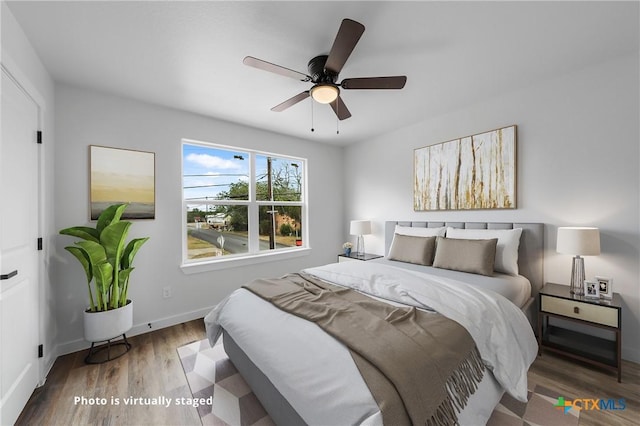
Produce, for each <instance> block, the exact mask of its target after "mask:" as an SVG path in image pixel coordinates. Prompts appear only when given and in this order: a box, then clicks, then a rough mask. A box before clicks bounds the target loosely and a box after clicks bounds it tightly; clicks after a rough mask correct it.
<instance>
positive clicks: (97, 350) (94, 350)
mask: <svg viewBox="0 0 640 426" xmlns="http://www.w3.org/2000/svg"><path fill="white" fill-rule="evenodd" d="M116 339H120V336H118V337H114V338H113V339H109V340H103V341H100V342H91V348H89V353H88V354H87V356H86V357H85V359H84V362H85V363H86V364H102V363H105V362H107V361H111V360H114V359H116V358H120V357H121V356H122V355H124V354H126V353H127V352H129V350H130V349H131V343H129V342H128V341H127V335H126V334H124V333H123V334H122V340H119V341H117V342H115V343H112V342H113V341H114V340H116ZM102 342H105V343H104V344H102V345H99V346H95V345H96V343H102ZM122 347H124V350H123V349H122ZM111 348H114V350H115V349H118V350H117V351H116V354H115V356H113V357H112V356H111ZM105 350H106V354H107V356H106V358H105V357H104V356H101V357H96V355H98V354H102V353H104V351H105Z"/></svg>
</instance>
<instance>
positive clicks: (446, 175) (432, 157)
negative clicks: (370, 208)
mask: <svg viewBox="0 0 640 426" xmlns="http://www.w3.org/2000/svg"><path fill="white" fill-rule="evenodd" d="M413 208H414V210H415V211H428V210H473V209H514V208H516V126H510V127H503V128H501V129H497V130H492V131H490V132H486V133H481V134H478V135H473V136H466V137H463V138H460V139H456V140H452V141H449V142H444V143H440V144H437V145H431V146H426V147H424V148H418V149H416V150H415V151H414V189H413Z"/></svg>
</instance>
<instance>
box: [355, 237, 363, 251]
mask: <svg viewBox="0 0 640 426" xmlns="http://www.w3.org/2000/svg"><path fill="white" fill-rule="evenodd" d="M356 256H364V237H363V236H362V235H358V239H357V240H356Z"/></svg>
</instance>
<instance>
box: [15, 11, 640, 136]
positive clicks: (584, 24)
mask: <svg viewBox="0 0 640 426" xmlns="http://www.w3.org/2000/svg"><path fill="white" fill-rule="evenodd" d="M8 5H9V8H10V9H11V11H12V12H13V14H14V16H15V17H16V19H17V20H18V22H19V23H20V25H21V26H22V28H23V29H24V31H25V33H26V34H27V36H28V37H29V39H30V40H31V42H32V44H33V45H34V47H35V49H36V51H37V52H38V54H39V55H40V58H41V59H42V61H43V62H44V64H45V66H46V67H47V68H48V70H49V71H50V73H51V74H52V76H53V78H54V79H55V80H56V81H59V82H64V83H69V84H73V85H77V86H81V87H88V88H93V89H97V90H100V91H105V92H110V93H114V94H118V95H122V96H126V97H131V98H135V99H139V100H143V101H147V102H151V103H156V104H160V105H166V106H169V107H173V108H178V109H181V110H186V111H191V112H194V113H198V114H203V115H206V116H212V117H217V118H220V119H224V120H228V121H232V122H237V123H241V124H244V125H248V126H253V127H258V128H262V129H267V130H271V131H274V132H278V133H283V134H288V135H293V136H296V137H301V138H306V139H311V140H318V141H322V142H328V143H334V144H340V145H344V144H348V143H351V142H354V141H359V140H365V139H367V138H371V137H373V136H376V135H378V134H381V133H385V132H388V131H391V130H393V129H396V128H399V127H403V126H407V125H410V124H412V123H415V122H419V121H421V120H424V119H426V118H428V117H431V116H434V115H437V114H442V113H446V112H449V111H452V110H455V109H459V108H463V107H464V106H466V105H469V104H473V103H475V102H479V101H481V100H483V99H487V98H489V97H492V96H496V95H498V94H500V93H504V92H509V91H512V90H515V89H517V88H519V87H524V86H529V85H532V84H534V83H535V82H537V81H541V80H544V79H548V78H551V77H552V76H553V75H557V74H559V73H565V72H570V71H572V70H577V69H580V68H584V67H585V66H588V65H591V64H595V63H600V62H604V61H607V60H608V59H610V58H613V57H616V56H620V55H623V54H628V53H630V52H637V51H638V50H639V38H640V37H639V24H638V22H639V17H638V13H639V12H638V10H639V8H638V3H637V2H624V3H611V2H390V1H389V2H204V1H200V2H183V1H163V2H147V1H139V2H121V1H120V2H77V1H75V2H73V1H72V2H59V1H45V2H16V1H13V2H8ZM347 17H348V18H351V19H354V20H356V21H359V22H361V23H362V24H364V25H365V27H366V30H365V33H364V35H363V36H362V38H361V39H360V42H359V44H358V45H357V46H356V48H355V50H354V52H353V54H352V55H351V57H350V58H349V60H348V61H347V63H346V65H345V67H344V68H343V70H342V72H341V74H340V80H341V79H343V78H348V77H368V76H384V75H406V76H407V84H406V86H405V88H404V89H403V90H400V91H357V90H350V91H346V90H345V91H343V92H342V97H343V99H344V102H345V103H346V105H347V106H348V108H349V109H350V111H351V113H352V114H353V116H352V117H351V118H350V119H347V120H344V121H342V122H340V134H339V135H336V119H335V115H334V114H333V111H332V110H331V108H330V107H329V106H327V105H319V104H314V108H313V110H314V121H315V122H314V125H315V129H316V130H315V132H314V133H311V132H310V127H311V100H310V99H307V100H305V101H303V102H301V103H299V104H297V105H295V106H293V107H291V108H290V109H288V110H286V111H284V112H280V113H276V112H272V111H270V108H271V107H273V106H275V105H277V104H279V103H280V102H282V101H284V100H285V99H288V98H289V97H291V96H293V95H296V94H298V93H300V92H301V91H303V90H307V89H308V88H309V87H310V83H302V82H299V81H296V80H294V79H291V78H287V77H282V76H279V75H276V74H272V73H268V72H265V71H261V70H257V69H255V68H250V67H247V66H245V65H243V64H242V59H243V58H244V57H245V56H247V55H250V56H255V57H257V58H260V59H263V60H266V61H269V62H273V63H276V64H279V65H282V66H285V67H288V68H291V69H294V70H297V71H300V72H303V73H305V74H306V73H307V69H306V64H307V62H308V61H309V59H311V58H312V57H314V56H316V55H319V54H327V53H328V51H329V49H330V47H331V45H332V43H333V39H334V37H335V35H336V33H337V31H338V27H339V25H340V21H341V20H342V19H343V18H347Z"/></svg>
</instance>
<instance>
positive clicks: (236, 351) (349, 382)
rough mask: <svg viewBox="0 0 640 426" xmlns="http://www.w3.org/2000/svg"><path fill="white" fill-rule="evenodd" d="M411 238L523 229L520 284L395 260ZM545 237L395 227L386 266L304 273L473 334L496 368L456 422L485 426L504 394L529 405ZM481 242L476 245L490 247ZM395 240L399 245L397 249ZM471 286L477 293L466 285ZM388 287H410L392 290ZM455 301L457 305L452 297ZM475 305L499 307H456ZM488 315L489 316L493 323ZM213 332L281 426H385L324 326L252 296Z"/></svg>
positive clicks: (534, 227)
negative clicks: (436, 316)
mask: <svg viewBox="0 0 640 426" xmlns="http://www.w3.org/2000/svg"><path fill="white" fill-rule="evenodd" d="M408 228H412V229H414V230H417V232H418V233H420V232H423V231H424V232H427V233H429V232H430V231H431V230H436V229H437V230H440V229H443V228H444V229H447V230H450V232H451V233H453V230H469V232H471V233H472V234H473V232H475V231H473V230H496V231H500V232H502V231H501V230H504V231H505V232H509V230H520V229H521V230H522V231H519V232H521V235H519V245H518V246H517V252H518V255H517V260H516V261H517V268H518V273H517V274H515V275H513V276H512V277H511V278H513V279H511V278H509V277H506V276H503V275H506V274H500V273H499V274H494V275H495V276H494V277H491V278H489V277H486V276H480V275H478V274H470V273H467V272H460V271H456V270H449V269H443V268H434V267H429V266H423V265H417V264H415V263H407V262H405V261H402V262H398V261H397V260H391V259H392V258H393V256H395V255H397V250H396V249H397V247H399V243H398V241H401V240H400V237H398V236H397V235H396V234H398V232H399V231H398V230H399V229H408ZM438 232H440V231H438ZM481 232H482V231H481ZM409 234H411V232H409ZM543 234H544V229H543V225H542V224H531V223H476V222H474V223H469V222H395V221H392V222H387V223H386V224H385V246H386V247H385V257H384V258H382V259H380V260H376V261H367V262H347V263H340V264H331V265H325V266H321V267H317V268H309V269H307V270H305V271H304V272H305V274H307V275H309V276H313V277H314V278H317V279H320V280H326V281H330V282H333V283H335V284H337V285H339V286H349V285H351V284H350V283H349V282H351V281H353V280H354V278H353V277H357V279H356V281H357V282H358V283H365V284H358V283H356V285H355V287H356V288H357V289H358V291H360V292H364V293H368V294H369V295H371V296H373V297H374V298H375V299H376V300H381V299H382V300H385V303H390V304H392V305H393V306H405V305H407V304H413V305H414V306H417V307H418V308H420V310H421V311H422V310H425V311H429V309H430V308H435V310H436V311H443V314H444V316H446V317H450V318H452V319H454V320H455V321H457V322H458V323H460V324H462V325H463V326H465V328H468V329H472V330H469V333H470V334H471V336H472V337H473V339H474V341H476V345H477V347H478V350H479V352H480V353H481V354H482V360H483V361H484V363H485V364H486V365H487V366H488V368H487V369H486V370H485V374H484V375H483V376H482V379H481V380H479V381H478V383H477V384H476V385H477V390H476V391H475V392H473V393H472V394H471V395H470V396H469V397H468V401H466V403H465V404H464V407H463V408H462V409H461V410H460V412H459V413H456V417H457V419H456V420H457V421H458V422H459V423H460V424H463V425H464V424H483V423H485V422H486V420H487V419H488V418H489V416H490V415H491V412H492V411H493V408H494V407H495V405H496V404H497V403H498V402H499V400H500V398H501V397H502V395H503V394H504V392H505V390H507V391H508V392H509V393H511V394H512V395H513V396H514V397H516V398H518V399H523V398H526V370H527V368H528V367H529V365H530V364H531V362H533V359H535V354H536V352H537V344H536V342H535V338H534V336H533V332H532V328H531V326H530V325H529V322H531V321H532V319H533V316H532V313H531V308H532V306H535V304H533V303H532V301H533V300H534V299H535V297H537V292H538V291H539V289H540V288H541V286H542V279H543V278H542V276H543V275H542V273H543V272H542V267H543V265H542V253H543ZM470 235H471V234H470ZM480 235H481V237H478V236H477V235H476V236H475V238H470V239H478V238H482V234H480ZM463 236H464V234H463ZM394 238H395V239H396V240H397V241H396V243H395V247H394V243H393V241H394ZM403 238H404V237H403ZM436 238H437V237H436ZM454 238H455V237H454ZM457 238H462V237H460V236H458V237H457ZM403 241H404V240H403ZM420 241H423V240H420ZM438 241H442V245H441V246H438V247H445V244H444V242H445V241H444V240H438ZM447 244H448V242H447ZM453 247H455V246H453ZM394 253H395V254H394ZM436 255H437V253H436ZM496 258H497V256H496ZM345 277H347V278H345ZM372 277H373V278H372ZM379 277H386V278H385V279H386V280H387V281H384V280H383V282H384V283H383V285H380V280H379ZM470 277H471V281H473V282H475V283H476V284H473V285H471V286H470V285H468V284H465V283H464V281H465V280H467V281H468V280H469V279H470ZM345 280H346V281H345ZM388 280H392V281H393V282H394V283H396V282H397V283H401V285H399V286H395V285H387V284H388V283H389V281H388ZM425 280H428V282H429V283H431V284H429V285H430V286H431V287H428V288H429V289H430V290H429V291H423V289H425V288H427V287H425V286H426V285H427V284H426V281H425ZM501 280H503V281H504V282H502V281H501ZM511 281H514V282H515V284H513V285H515V286H516V287H515V288H517V290H513V289H511V290H507V291H506V292H505V294H506V296H507V297H504V296H495V293H494V292H493V291H494V290H496V289H495V288H494V289H490V290H486V289H485V290H482V289H480V290H478V289H477V288H476V287H482V286H484V284H485V282H486V283H489V284H488V285H489V286H498V287H502V286H506V288H511V287H510V286H512V283H511ZM371 283H373V284H371ZM434 283H435V284H434ZM496 283H497V284H496ZM505 283H506V284H505ZM367 286H369V287H367ZM365 287H366V288H365ZM380 288H382V289H383V290H380ZM523 288H524V290H523ZM389 289H392V290H389ZM398 289H400V290H398ZM498 291H502V290H499V289H498ZM447 294H449V296H446V295H447ZM451 294H454V295H455V296H454V297H451V296H450V295H451ZM478 294H479V296H478ZM436 296H437V297H436ZM489 296H490V297H489ZM476 297H480V298H489V299H490V301H489V303H488V305H491V306H493V305H497V307H490V308H487V307H486V306H482V307H481V308H479V309H477V311H473V310H471V307H464V308H459V306H458V305H457V304H458V303H461V302H460V301H461V300H464V299H465V298H469V303H468V305H469V306H471V305H475V304H476V302H475V299H474V298H476ZM454 298H455V299H456V303H454V305H455V306H453V307H451V306H447V304H449V303H450V302H449V301H447V302H440V301H439V300H440V299H442V300H443V301H445V300H447V299H454ZM472 298H473V299H472ZM507 298H508V299H507ZM496 300H497V302H496ZM441 303H444V304H443V305H441ZM465 303H466V302H465ZM493 309H495V310H496V312H493V311H492V310H493ZM247 313H250V315H248V314H247ZM484 315H489V316H488V317H487V318H489V319H485V318H484V317H483V316H484ZM527 319H528V320H529V322H528V321H527ZM487 321H490V322H491V323H492V324H494V323H495V325H492V326H491V327H489V329H487V328H486V327H484V328H483V327H479V326H477V325H478V324H483V323H489V322H487ZM205 323H206V327H207V335H208V337H209V339H210V341H211V343H212V344H213V343H214V342H215V341H216V340H217V339H218V338H219V337H220V336H223V339H224V347H225V350H226V352H227V354H228V355H229V357H230V359H231V360H232V362H233V363H234V365H235V366H236V368H237V369H238V370H239V371H240V373H241V374H242V376H243V377H244V378H245V380H246V381H247V383H248V384H249V386H250V387H251V388H252V390H253V391H254V393H255V394H256V396H257V397H258V399H259V400H260V401H261V403H262V404H263V406H264V407H265V409H266V410H267V412H268V413H269V414H270V416H271V417H272V419H273V420H274V422H275V423H276V424H279V425H298V424H312V425H315V424H322V425H334V424H335V425H338V424H339V425H342V424H371V425H375V424H382V423H383V418H384V416H383V413H382V412H381V410H380V408H379V407H378V403H377V402H376V398H377V396H376V398H374V396H373V395H372V392H371V391H370V389H369V388H368V385H367V383H365V381H364V379H363V378H362V376H361V374H360V372H359V370H358V367H357V366H356V364H355V363H354V360H353V358H352V355H351V353H350V352H349V349H348V348H347V347H346V346H345V345H344V344H342V343H341V342H339V341H337V340H336V339H335V338H334V337H332V336H330V335H329V334H327V333H325V332H324V331H323V330H322V329H320V328H319V327H318V326H317V325H316V324H314V323H312V322H309V321H307V320H305V319H302V318H299V317H298V316H294V315H290V314H288V313H286V312H284V311H282V310H281V309H278V308H277V307H275V306H273V305H271V304H270V303H269V302H266V301H265V300H263V299H262V298H260V297H258V296H256V295H255V294H253V293H251V292H250V291H248V290H246V289H240V290H237V291H236V292H234V293H233V294H232V295H231V296H229V297H228V298H227V299H225V300H224V301H223V302H221V303H220V304H219V305H218V306H217V307H216V308H215V309H214V310H213V311H212V312H211V313H210V314H209V315H207V317H206V318H205ZM474 324H475V326H474ZM495 330H498V331H499V332H495ZM503 333H505V334H506V333H510V334H508V336H507V337H506V339H507V342H508V344H506V345H504V344H501V345H502V346H497V343H496V342H495V341H494V340H492V339H495V338H497V337H496V336H495V335H500V334H503ZM477 342H480V343H477ZM523 381H524V382H523ZM387 418H388V417H387Z"/></svg>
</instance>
